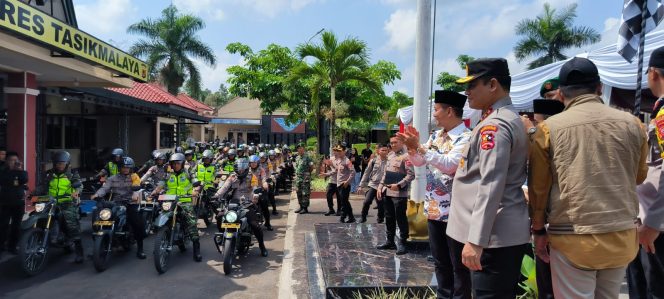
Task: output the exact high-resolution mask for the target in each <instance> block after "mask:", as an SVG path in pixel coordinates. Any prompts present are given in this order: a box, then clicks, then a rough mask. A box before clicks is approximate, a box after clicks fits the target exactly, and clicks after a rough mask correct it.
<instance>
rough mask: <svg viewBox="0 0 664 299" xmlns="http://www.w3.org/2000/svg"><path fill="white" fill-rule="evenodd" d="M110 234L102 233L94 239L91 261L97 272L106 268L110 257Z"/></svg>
mask: <svg viewBox="0 0 664 299" xmlns="http://www.w3.org/2000/svg"><path fill="white" fill-rule="evenodd" d="M110 241H111V236H109V235H103V236H99V237H96V238H95V239H94V247H93V248H92V262H93V264H94V266H95V270H97V272H103V271H104V270H106V269H108V260H109V259H110V258H111V247H110V244H109V243H110Z"/></svg>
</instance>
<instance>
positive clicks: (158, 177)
mask: <svg viewBox="0 0 664 299" xmlns="http://www.w3.org/2000/svg"><path fill="white" fill-rule="evenodd" d="M169 172H170V167H169V166H168V164H164V165H162V166H159V165H154V166H152V167H150V169H148V171H147V172H146V173H145V174H144V175H143V177H141V182H146V181H147V180H148V179H152V181H153V182H155V183H159V182H161V181H163V180H164V179H165V178H166V175H168V173H169Z"/></svg>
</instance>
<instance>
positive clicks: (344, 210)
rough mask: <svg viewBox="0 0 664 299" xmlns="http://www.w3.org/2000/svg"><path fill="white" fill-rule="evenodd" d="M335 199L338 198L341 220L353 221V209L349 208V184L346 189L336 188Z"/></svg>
mask: <svg viewBox="0 0 664 299" xmlns="http://www.w3.org/2000/svg"><path fill="white" fill-rule="evenodd" d="M337 198H339V202H340V203H339V209H341V218H346V217H348V218H349V219H353V218H355V217H353V207H351V206H350V200H349V199H350V184H349V185H348V186H346V187H343V186H337Z"/></svg>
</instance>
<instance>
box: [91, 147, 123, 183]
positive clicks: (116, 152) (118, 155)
mask: <svg viewBox="0 0 664 299" xmlns="http://www.w3.org/2000/svg"><path fill="white" fill-rule="evenodd" d="M122 157H124V150H123V149H121V148H116V149H113V151H111V161H108V163H106V165H105V166H104V168H103V169H102V170H101V171H100V172H99V173H98V174H97V176H98V177H109V176H113V175H116V174H118V171H119V170H120V165H121V164H122Z"/></svg>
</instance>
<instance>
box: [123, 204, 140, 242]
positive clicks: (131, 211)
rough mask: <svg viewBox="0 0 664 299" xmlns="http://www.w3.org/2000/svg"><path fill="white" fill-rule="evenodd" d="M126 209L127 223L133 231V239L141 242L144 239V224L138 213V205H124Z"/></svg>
mask: <svg viewBox="0 0 664 299" xmlns="http://www.w3.org/2000/svg"><path fill="white" fill-rule="evenodd" d="M125 206H126V207H127V223H129V226H130V227H131V229H132V230H133V231H134V239H136V242H143V239H144V238H145V222H143V217H141V214H140V213H139V212H138V205H131V204H126V205H125Z"/></svg>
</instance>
